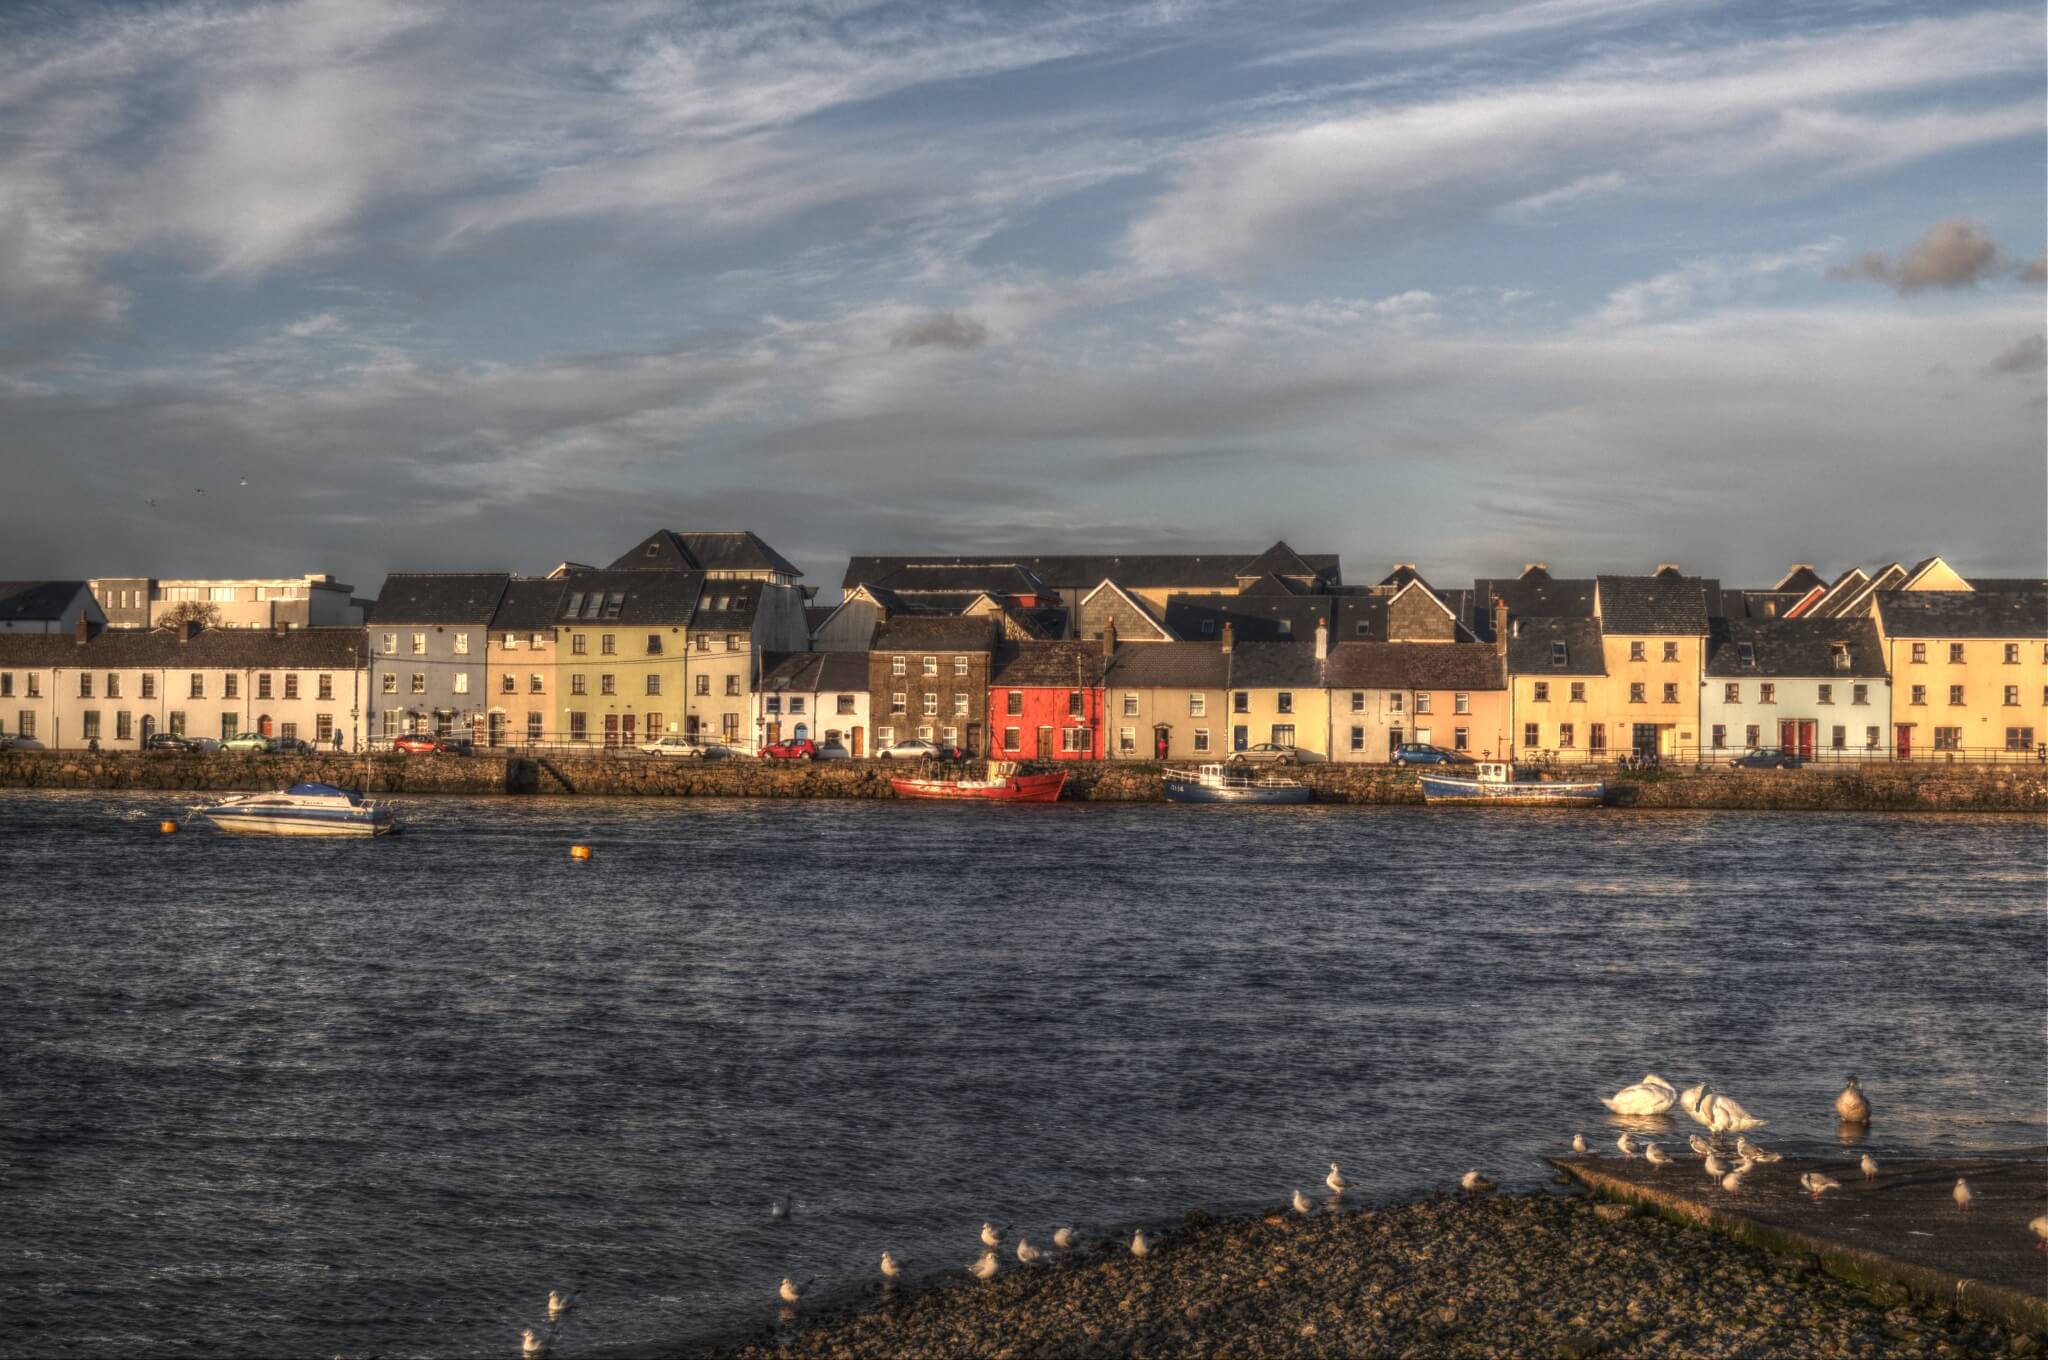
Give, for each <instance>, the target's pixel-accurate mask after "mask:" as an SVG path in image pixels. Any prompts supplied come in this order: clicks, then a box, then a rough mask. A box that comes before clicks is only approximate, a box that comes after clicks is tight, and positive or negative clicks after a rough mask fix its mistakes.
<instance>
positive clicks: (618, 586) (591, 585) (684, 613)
mask: <svg viewBox="0 0 2048 1360" xmlns="http://www.w3.org/2000/svg"><path fill="white" fill-rule="evenodd" d="M721 584H723V585H728V586H748V587H750V588H758V587H759V585H760V583H759V582H745V581H726V582H722V583H721ZM562 585H563V587H564V590H563V593H562V604H561V608H560V609H559V610H557V611H556V614H555V620H554V621H555V623H556V624H557V625H558V626H567V625H570V624H583V625H587V626H589V627H592V628H602V627H604V626H607V625H613V626H635V627H649V626H663V627H677V626H682V625H694V624H695V623H696V620H695V618H694V617H693V616H694V615H695V613H696V609H697V594H698V591H699V590H700V589H701V588H702V587H703V585H704V573H702V572H699V571H638V570H635V571H593V572H587V573H585V574H583V575H581V576H573V577H570V578H569V579H567V580H565V581H563V582H562ZM614 597H616V603H617V609H616V611H614V610H613V604H614ZM593 600H595V601H597V603H596V604H595V605H593V604H592V603H591V602H592V601H593Z"/></svg>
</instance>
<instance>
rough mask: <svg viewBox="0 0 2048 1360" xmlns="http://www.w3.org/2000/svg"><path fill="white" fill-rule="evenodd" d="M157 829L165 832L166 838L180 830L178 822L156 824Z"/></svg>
mask: <svg viewBox="0 0 2048 1360" xmlns="http://www.w3.org/2000/svg"><path fill="white" fill-rule="evenodd" d="M156 829H157V830H159V831H161V832H163V833H164V834H165V835H166V836H169V835H172V834H174V833H176V831H177V829H178V824H177V823H176V822H158V823H157V824H156Z"/></svg>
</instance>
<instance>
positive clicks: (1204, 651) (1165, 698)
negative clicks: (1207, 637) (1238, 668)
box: [1102, 641, 1230, 761]
mask: <svg viewBox="0 0 2048 1360" xmlns="http://www.w3.org/2000/svg"><path fill="white" fill-rule="evenodd" d="M1114 647H1115V650H1114V653H1113V654H1112V655H1111V657H1110V660H1109V664H1108V665H1107V666H1106V667H1105V668H1104V670H1103V677H1102V685H1103V690H1104V695H1103V704H1104V710H1103V711H1104V712H1105V713H1106V714H1107V715H1108V716H1107V717H1106V718H1105V719H1104V725H1105V727H1106V728H1107V729H1108V730H1107V733H1106V736H1107V741H1106V744H1105V749H1106V751H1107V754H1108V757H1109V759H1111V760H1195V761H1206V760H1221V759H1223V757H1224V755H1225V754H1226V753H1227V752H1228V750H1229V738H1230V657H1229V656H1228V654H1226V653H1225V652H1224V651H1223V649H1222V648H1221V647H1219V646H1217V645H1216V644H1215V643H1213V642H1121V641H1119V642H1116V643H1115V644H1114Z"/></svg>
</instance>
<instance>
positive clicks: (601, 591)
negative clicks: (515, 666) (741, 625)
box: [551, 571, 746, 748]
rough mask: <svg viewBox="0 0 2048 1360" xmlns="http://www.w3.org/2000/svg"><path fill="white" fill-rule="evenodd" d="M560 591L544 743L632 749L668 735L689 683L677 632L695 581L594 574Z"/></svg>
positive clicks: (685, 575) (694, 576) (687, 574)
mask: <svg viewBox="0 0 2048 1360" xmlns="http://www.w3.org/2000/svg"><path fill="white" fill-rule="evenodd" d="M563 584H564V589H563V592H562V596H561V605H560V608H559V610H558V612H557V615H556V617H555V619H554V637H555V644H554V652H555V682H554V689H555V693H554V696H553V698H554V702H555V704H556V705H557V709H556V712H557V713H558V715H559V716H558V718H557V720H556V722H555V724H554V731H553V733H552V734H551V736H552V739H553V740H554V741H557V742H563V743H567V744H569V745H571V746H600V745H601V746H605V747H614V748H616V747H632V746H638V745H640V744H641V743H643V742H647V741H653V740H655V739H656V738H658V737H660V736H662V735H663V734H664V733H666V732H668V731H670V730H671V729H672V728H674V727H676V726H677V724H678V720H679V716H680V715H681V714H682V712H683V706H684V703H685V701H686V699H687V696H688V694H689V691H690V687H691V682H692V677H691V675H690V674H689V672H688V670H687V666H688V661H689V648H688V645H687V640H686V638H685V635H684V630H685V629H686V628H687V627H688V626H689V623H690V617H691V614H692V613H693V612H694V611H695V609H696V606H697V597H698V593H699V592H700V591H701V590H702V589H703V586H704V577H703V574H702V573H700V572H691V571H594V572H587V573H584V574H583V575H580V576H577V577H575V578H573V579H571V580H569V581H567V582H564V583H563ZM741 702H742V704H744V703H745V702H746V700H745V699H744V698H742V700H741Z"/></svg>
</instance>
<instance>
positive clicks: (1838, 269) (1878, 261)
mask: <svg viewBox="0 0 2048 1360" xmlns="http://www.w3.org/2000/svg"><path fill="white" fill-rule="evenodd" d="M2007 267H2008V264H2007V260H2006V255H2005V251H2004V249H2003V248H2002V247H2001V246H2000V245H1999V244H1998V242H1996V241H1994V240H1992V239H1991V236H1990V235H1989V233H1987V232H1986V231H1985V230H1984V228H1983V227H1981V226H1979V225H1978V224H1977V223H1975V222H1972V221H1971V220H1970V219H1968V218H1967V217H1951V218H1949V219H1947V220H1946V221H1943V222H1937V223H1935V224H1934V225H1933V226H1932V227H1929V228H1928V229H1927V234H1926V235H1925V236H1922V237H1921V238H1920V239H1919V240H1918V241H1915V242H1914V243H1913V244H1912V245H1911V246H1909V247H1907V248H1906V249H1905V250H1904V251H1902V252H1900V254H1899V257H1898V259H1896V260H1894V259H1892V257H1891V256H1889V255H1886V254H1885V253H1884V252H1882V251H1870V252H1867V253H1865V254H1862V255H1859V256H1857V257H1856V258H1855V259H1854V260H1851V261H1850V262H1849V263H1848V264H1845V265H1837V266H1835V267H1834V268H1833V269H1830V270H1828V277H1829V278H1831V279H1844V280H1868V281H1869V282H1872V283H1882V284H1885V285H1887V286H1888V287H1891V288H1893V289H1896V290H1897V291H1898V292H1899V293H1901V294H1911V293H1918V292H1921V291H1923V290H1925V289H1928V288H1945V289H1950V290H1954V289H1958V288H1974V287H1976V285H1977V284H1978V283H1979V282H1981V281H1982V280H1984V279H1986V278H1989V277H1991V276H1992V275H1994V274H1997V273H1999V272H2001V271H2002V270H2004V269H2006V268H2007Z"/></svg>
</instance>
